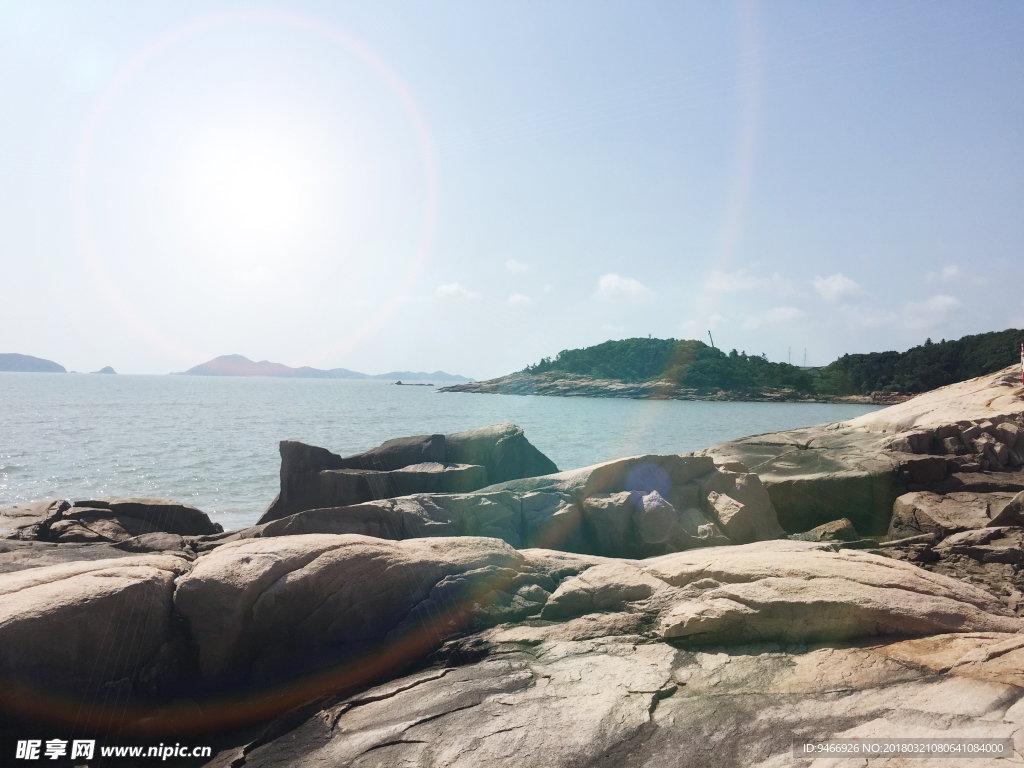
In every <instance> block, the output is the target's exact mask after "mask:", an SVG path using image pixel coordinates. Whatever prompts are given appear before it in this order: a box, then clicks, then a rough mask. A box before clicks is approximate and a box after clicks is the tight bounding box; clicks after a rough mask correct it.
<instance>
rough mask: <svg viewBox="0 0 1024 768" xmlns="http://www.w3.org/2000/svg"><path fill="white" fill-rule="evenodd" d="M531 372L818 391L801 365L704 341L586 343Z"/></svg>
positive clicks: (696, 386)
mask: <svg viewBox="0 0 1024 768" xmlns="http://www.w3.org/2000/svg"><path fill="white" fill-rule="evenodd" d="M525 371H526V372H527V373H533V374H538V373H547V372H549V371H555V372H561V373H572V374H577V375H580V376H591V377H594V378H600V379H615V380H618V381H627V382H642V381H657V380H666V381H669V382H672V383H673V384H676V385H678V386H681V387H686V388H689V389H696V390H699V391H702V392H707V391H714V390H719V389H721V390H726V391H740V392H742V391H751V390H758V389H764V388H788V389H794V390H796V391H798V392H802V393H808V394H809V393H812V392H813V391H814V382H813V378H812V377H811V376H810V375H809V374H808V373H807V372H805V371H802V370H800V369H799V368H797V367H796V366H793V365H788V364H786V363H770V362H768V359H767V358H766V357H765V356H764V355H761V356H757V355H747V354H746V352H742V353H741V352H737V351H736V350H735V349H734V350H732V352H730V353H729V354H725V353H724V352H722V351H721V350H720V349H716V348H714V347H709V346H708V345H707V344H704V343H703V342H701V341H694V340H676V339H651V338H637V339H623V340H622V341H606V342H604V343H603V344H597V345H595V346H593V347H586V348H585V349H565V350H562V351H561V352H559V353H558V355H557V356H556V357H555V358H554V359H553V360H552V359H551V358H549V357H547V358H544V359H542V360H541V361H540V362H539V363H537V364H536V365H530V366H527V367H526V369H525Z"/></svg>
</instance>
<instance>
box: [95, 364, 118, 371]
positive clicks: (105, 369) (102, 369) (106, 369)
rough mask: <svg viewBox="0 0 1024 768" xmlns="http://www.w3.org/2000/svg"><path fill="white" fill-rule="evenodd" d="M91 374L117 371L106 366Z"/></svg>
mask: <svg viewBox="0 0 1024 768" xmlns="http://www.w3.org/2000/svg"><path fill="white" fill-rule="evenodd" d="M93 373H117V371H115V370H114V369H113V368H111V367H110V366H109V365H108V366H106V367H105V368H100V369H99V370H98V371H93Z"/></svg>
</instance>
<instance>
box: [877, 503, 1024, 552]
mask: <svg viewBox="0 0 1024 768" xmlns="http://www.w3.org/2000/svg"><path fill="white" fill-rule="evenodd" d="M1018 495H1021V494H1018ZM1021 496H1022V497H1024V495H1021ZM1013 500H1014V494H1012V493H949V494H945V495H940V494H937V493H930V492H928V491H918V492H916V493H907V494H904V495H903V496H900V497H899V498H898V499H896V501H895V503H894V504H893V513H892V520H891V522H890V525H889V539H891V540H897V539H902V538H909V537H911V536H920V535H921V534H923V533H933V534H935V535H936V536H937V537H938V538H939V539H942V538H945V537H946V536H949V535H950V534H952V533H958V532H960V531H966V530H970V529H973V528H986V527H991V526H994V525H995V526H1002V525H1020V524H1022V523H1024V521H1021V520H1020V519H1019V517H1017V516H1016V515H1014V510H1015V509H1016V507H1015V506H1014V507H1010V502H1011V501H1013ZM1008 507H1010V509H1009V510H1007V508H1008ZM1004 510H1006V512H1005V514H1004Z"/></svg>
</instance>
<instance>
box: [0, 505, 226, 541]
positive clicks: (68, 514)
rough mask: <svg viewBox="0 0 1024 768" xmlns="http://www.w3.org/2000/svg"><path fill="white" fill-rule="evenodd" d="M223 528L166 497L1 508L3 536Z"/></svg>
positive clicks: (112, 537)
mask: <svg viewBox="0 0 1024 768" xmlns="http://www.w3.org/2000/svg"><path fill="white" fill-rule="evenodd" d="M223 530H224V529H223V528H222V527H221V526H220V524H219V523H214V522H212V521H211V520H210V518H209V516H207V515H206V513H205V512H203V511H201V510H199V509H196V508H195V507H193V506H190V505H188V504H181V503H179V502H176V501H168V500H166V499H92V500H86V501H75V502H68V501H63V500H46V501H37V502H33V503H31V504H23V505H21V506H17V507H8V508H6V509H0V539H20V540H24V541H48V542H54V543H60V544H71V543H98V542H120V541H126V540H128V539H131V538H133V537H138V536H142V535H145V534H152V533H168V534H174V535H177V536H179V537H180V536H209V535H213V534H217V533H220V532H222V531H223ZM174 548H178V547H174Z"/></svg>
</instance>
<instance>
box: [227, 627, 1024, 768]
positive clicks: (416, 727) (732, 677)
mask: <svg viewBox="0 0 1024 768" xmlns="http://www.w3.org/2000/svg"><path fill="white" fill-rule="evenodd" d="M474 639H475V640H477V641H478V642H480V643H486V644H487V645H488V647H489V648H490V649H491V650H490V653H489V655H488V656H487V657H486V658H484V659H482V660H478V661H474V662H471V663H468V664H465V665H460V666H454V667H438V668H432V669H428V670H424V671H422V672H418V673H415V674H411V675H408V676H405V677H402V678H400V679H397V680H393V681H389V682H388V683H385V684H383V685H380V686H377V687H374V688H370V689H369V690H366V691H365V692H361V693H359V694H357V695H354V696H351V697H350V698H345V699H343V700H341V701H338V702H336V703H332V704H330V705H328V706H324V707H322V708H316V709H315V710H314V711H312V712H309V713H308V714H306V716H305V717H303V718H301V719H299V721H298V724H297V725H295V724H289V725H288V726H284V727H283V729H284V730H285V733H283V734H280V735H276V737H275V734H274V733H273V731H271V732H270V734H269V735H268V736H266V737H261V738H257V739H255V740H251V741H249V743H247V744H245V745H244V746H239V747H236V748H234V749H228V750H225V751H224V752H223V753H222V754H221V755H220V756H219V757H218V759H217V760H216V761H214V763H212V764H213V765H216V766H227V765H229V764H235V765H244V766H246V768H271V767H273V768H312V766H321V765H331V766H339V767H346V766H368V765H388V766H390V765H417V766H424V767H430V766H442V765H443V766H452V767H454V768H477V767H478V766H481V765H489V764H494V765H502V766H509V767H510V768H536V767H537V766H545V768H575V767H576V766H583V765H587V766H605V765H607V766H612V765H614V766H625V767H626V768H632V767H634V766H637V767H638V766H648V765H672V766H679V767H680V768H704V767H705V766H717V767H721V768H733V767H737V766H744V767H745V766H760V768H783V767H784V766H785V767H788V766H792V765H804V766H809V765H812V764H814V765H817V764H825V763H823V762H822V761H821V760H820V759H819V760H818V761H817V762H814V763H812V762H811V761H809V760H806V761H805V760H800V759H794V757H793V753H792V746H793V742H794V740H799V739H802V738H814V739H829V738H855V737H863V738H892V737H893V735H894V734H899V735H900V736H904V737H911V736H914V737H947V738H957V737H959V738H983V737H987V738H1011V739H1012V738H1017V739H1019V738H1020V737H1019V735H1018V734H1019V733H1020V731H1021V725H1022V724H1024V711H1022V710H1024V707H1022V705H1021V703H1020V695H1021V687H1020V686H1021V685H1022V681H1021V679H1020V675H1019V672H1018V670H1019V668H1020V667H1019V665H1020V664H1021V663H1022V662H1024V652H1022V651H1021V650H1020V649H1019V648H1016V649H1014V650H1010V651H1005V652H1004V649H1006V648H1007V647H1012V646H1013V645H1014V644H1015V643H1017V642H1019V638H1018V636H1016V635H1006V634H1000V633H971V634H953V635H949V634H947V635H937V636H932V637H928V638H923V639H914V640H897V641H895V642H893V641H889V642H883V643H878V642H872V643H855V644H840V643H830V644H828V645H826V646H819V647H810V648H808V647H806V646H799V645H791V644H785V643H783V644H779V643H774V642H767V643H759V644H756V645H747V646H738V647H717V648H694V649H685V650H681V649H676V648H674V647H672V646H670V645H668V644H664V643H651V642H647V641H645V639H644V638H643V637H642V636H639V635H635V634H630V633H629V630H628V629H625V628H624V629H623V630H622V631H621V632H618V633H608V632H607V631H604V632H602V631H600V630H598V629H594V628H591V627H590V626H589V625H588V623H586V622H584V621H582V620H577V621H576V622H575V623H572V624H562V625H556V626H553V627H541V628H536V629H496V630H493V631H491V632H489V633H482V634H481V635H479V636H478V637H477V638H474ZM1021 746H1022V745H1021V744H1020V743H1019V742H1018V745H1017V750H1018V751H1019V750H1020V749H1021ZM232 761H237V762H235V763H232ZM913 762H914V763H915V764H916V763H918V762H920V761H913ZM942 762H943V763H949V764H953V763H955V762H956V761H955V760H954V761H949V760H943V761H942ZM969 762H970V764H972V765H974V764H977V765H979V766H985V765H989V766H993V767H994V766H996V765H997V764H999V763H1002V762H1009V761H998V763H997V761H994V760H993V761H989V760H986V759H984V758H983V759H977V760H971V761H969ZM828 764H830V765H831V764H833V763H828ZM835 764H845V763H835Z"/></svg>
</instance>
